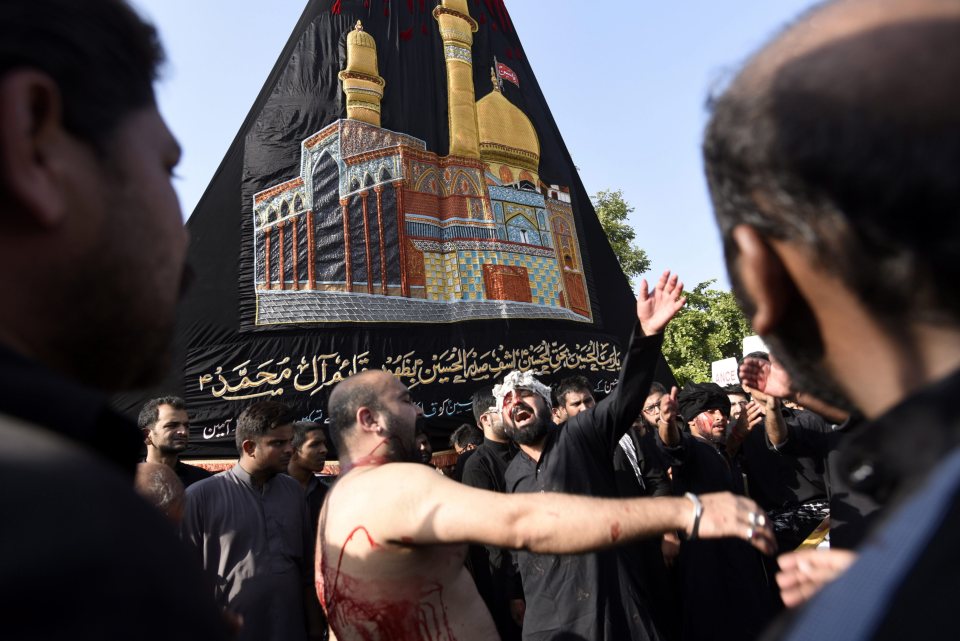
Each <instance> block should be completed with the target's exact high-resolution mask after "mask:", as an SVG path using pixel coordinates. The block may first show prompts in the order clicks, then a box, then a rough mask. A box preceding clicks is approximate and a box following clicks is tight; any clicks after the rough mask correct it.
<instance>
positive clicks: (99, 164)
mask: <svg viewBox="0 0 960 641" xmlns="http://www.w3.org/2000/svg"><path fill="white" fill-rule="evenodd" d="M162 59H163V53H162V50H161V47H160V44H159V41H158V39H157V35H156V32H155V31H154V29H153V27H151V26H149V25H147V24H146V23H144V22H143V21H142V20H141V19H140V18H139V17H138V16H137V15H136V14H135V13H134V12H133V11H132V10H131V9H130V7H129V6H127V4H126V3H124V2H122V1H120V0H84V1H83V2H77V1H76V0H0V214H2V218H3V221H4V232H3V234H2V235H0V274H2V275H0V298H2V300H3V301H4V304H3V305H0V341H2V342H3V344H4V345H6V346H7V347H8V348H11V349H13V350H15V351H17V352H20V353H21V354H24V355H26V356H28V357H31V358H33V359H36V360H38V361H40V362H43V363H44V364H46V365H47V366H49V367H51V368H53V369H55V370H58V371H60V372H61V373H63V374H66V375H67V376H70V377H72V378H76V379H78V380H80V381H82V382H84V383H87V384H89V385H92V386H96V387H100V388H102V389H105V390H117V389H124V388H130V387H135V386H139V385H142V384H145V383H148V382H151V381H152V380H154V379H156V378H157V377H158V376H159V374H161V373H162V372H163V371H164V370H165V368H166V366H167V349H168V343H169V339H170V334H171V330H172V326H173V315H174V307H175V305H176V302H177V300H178V296H179V291H180V285H181V277H182V274H183V262H184V257H185V252H186V240H187V239H186V232H185V230H184V228H183V222H182V218H181V215H180V207H179V205H178V203H177V198H176V194H175V193H174V191H173V188H172V186H171V183H170V178H171V172H172V170H173V167H174V166H175V165H176V163H177V161H178V160H179V155H180V150H179V147H178V146H177V143H176V141H175V140H174V139H173V137H172V136H171V134H170V132H169V131H168V130H167V128H166V125H165V124H164V122H163V120H162V119H161V117H160V115H159V113H158V112H157V109H156V105H155V100H154V93H153V82H154V79H155V78H156V75H157V67H158V65H159V64H160V62H161V61H162Z"/></svg>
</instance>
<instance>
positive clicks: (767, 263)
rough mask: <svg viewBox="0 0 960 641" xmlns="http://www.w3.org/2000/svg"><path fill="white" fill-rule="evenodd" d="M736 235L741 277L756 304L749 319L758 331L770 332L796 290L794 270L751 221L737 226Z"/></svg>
mask: <svg viewBox="0 0 960 641" xmlns="http://www.w3.org/2000/svg"><path fill="white" fill-rule="evenodd" d="M732 238H733V242H734V244H736V246H737V257H736V261H735V269H736V270H737V272H738V273H737V277H738V280H739V281H740V284H741V286H742V287H743V288H744V290H746V291H745V293H746V295H747V296H748V297H749V299H750V300H751V301H752V302H753V305H754V309H753V316H752V318H750V319H748V320H749V321H750V324H751V325H752V326H753V329H754V331H755V332H757V334H760V335H761V336H763V335H764V334H769V333H771V332H772V331H774V330H775V329H776V328H777V326H779V324H780V322H781V321H782V319H783V314H784V312H785V310H786V309H787V306H788V303H789V301H788V300H787V297H788V296H789V294H788V292H792V291H794V290H795V288H794V287H793V284H792V282H791V279H790V274H789V272H788V271H787V269H786V267H785V266H784V264H783V261H782V260H781V259H780V255H779V254H778V253H777V252H776V250H775V249H774V248H773V247H772V246H771V245H770V243H768V242H767V240H766V239H765V238H764V237H763V236H761V235H760V233H759V232H758V231H757V230H756V229H754V228H753V227H751V226H750V225H737V226H736V227H734V228H733V232H732Z"/></svg>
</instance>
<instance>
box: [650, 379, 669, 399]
mask: <svg viewBox="0 0 960 641" xmlns="http://www.w3.org/2000/svg"><path fill="white" fill-rule="evenodd" d="M666 393H667V388H666V387H664V386H663V383H659V382H657V381H654V382H652V383H650V391H649V392H647V396H650V395H651V394H666Z"/></svg>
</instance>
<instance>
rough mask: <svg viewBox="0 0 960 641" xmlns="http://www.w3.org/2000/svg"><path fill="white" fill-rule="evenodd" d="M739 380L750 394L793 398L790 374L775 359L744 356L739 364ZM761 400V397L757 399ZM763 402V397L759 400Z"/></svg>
mask: <svg viewBox="0 0 960 641" xmlns="http://www.w3.org/2000/svg"><path fill="white" fill-rule="evenodd" d="M740 382H741V383H742V384H743V388H744V389H745V390H747V388H750V389H749V390H747V391H748V392H749V393H750V394H751V395H753V396H756V395H757V394H756V393H757V392H760V394H761V395H765V396H773V397H774V398H786V399H790V398H793V389H792V383H791V381H790V375H789V374H787V371H786V370H785V369H783V367H782V366H781V365H780V363H778V362H777V361H775V360H772V359H771V360H770V361H766V360H764V359H762V358H745V359H743V363H741V364H740ZM757 400H761V399H759V398H758V399H757ZM761 402H765V399H763V400H761Z"/></svg>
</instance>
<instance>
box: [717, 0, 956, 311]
mask: <svg viewBox="0 0 960 641" xmlns="http://www.w3.org/2000/svg"><path fill="white" fill-rule="evenodd" d="M829 10H831V8H830V6H829V5H828V6H827V7H826V8H825V9H820V10H818V11H829ZM808 22H809V21H804V22H802V23H800V24H799V25H798V26H796V27H794V28H793V29H792V30H794V29H795V30H803V29H805V28H807V26H808V24H807V23H808ZM811 28H812V27H811ZM778 42H779V41H776V42H774V43H773V44H772V45H770V46H768V47H767V48H765V49H764V50H763V51H761V52H760V54H759V55H758V56H757V57H756V58H755V59H754V60H757V59H760V58H763V57H764V55H765V54H768V53H769V52H770V51H771V50H777V48H778ZM781 53H782V51H781ZM767 58H773V55H772V54H771V55H768V56H767ZM768 67H769V65H766V66H765V65H763V64H759V63H758V64H754V63H753V62H751V63H750V64H748V66H747V68H746V71H744V72H743V73H741V74H740V76H739V77H738V78H737V80H735V81H734V83H733V84H732V85H731V87H730V88H729V89H728V90H727V91H725V92H724V93H723V94H722V95H721V96H720V97H719V98H717V99H715V100H713V101H712V106H711V108H712V112H713V113H712V117H711V120H710V123H709V125H708V127H707V132H706V136H705V140H704V145H703V154H704V159H705V162H706V173H707V180H708V183H709V187H710V193H711V197H712V200H713V207H714V211H715V213H716V217H717V221H718V223H719V226H720V231H721V235H722V237H723V239H724V250H725V253H726V257H727V265H728V269H729V271H730V273H731V280H732V281H733V280H735V278H734V276H735V270H734V269H732V267H733V265H734V262H735V259H736V253H737V250H736V245H735V243H734V242H733V241H732V238H731V232H732V230H733V229H734V227H735V226H737V225H739V224H747V225H750V226H752V227H753V228H755V229H756V230H757V231H758V232H759V233H760V234H761V235H763V236H765V237H766V238H769V239H774V240H781V241H787V242H790V243H793V244H795V245H796V246H798V247H800V248H801V249H802V250H803V251H805V252H806V253H807V254H808V255H809V256H811V258H812V259H813V260H815V261H817V262H818V264H819V265H820V266H821V267H822V268H823V269H825V270H826V271H828V272H830V273H833V274H835V275H836V276H837V277H838V278H839V279H840V280H841V281H842V282H843V283H845V284H846V286H848V287H849V288H850V289H851V291H853V292H856V294H857V295H858V296H859V297H860V299H861V300H862V302H863V303H864V304H865V305H866V306H867V307H868V308H869V309H870V310H871V311H872V312H873V313H874V314H875V315H876V317H877V318H879V319H880V320H882V321H884V322H885V323H886V324H887V325H888V326H891V327H898V326H901V325H902V323H899V322H898V320H900V319H902V318H903V317H904V314H909V315H910V316H911V317H912V318H917V316H920V317H921V318H925V319H928V320H940V321H942V320H945V319H946V320H949V321H950V322H955V321H956V319H957V318H958V317H960V288H958V287H957V285H956V284H957V282H958V281H960V261H957V254H958V251H960V217H958V216H957V213H956V210H957V207H958V206H960V178H958V171H960V85H958V84H957V83H956V78H957V77H958V76H960V20H958V19H957V18H954V17H951V18H937V19H928V20H914V21H906V20H904V21H900V22H898V23H896V24H892V25H887V26H881V27H877V28H874V29H869V30H866V31H863V32H859V33H857V34H854V35H852V36H848V37H845V38H838V39H836V40H834V41H831V42H827V43H826V44H824V45H821V46H819V47H817V48H815V49H813V50H812V51H810V52H808V53H805V54H803V55H800V56H797V57H795V58H793V59H789V60H788V61H787V62H786V63H784V64H783V65H782V66H781V67H779V68H775V69H774V71H773V72H772V73H771V72H768V71H767V68H768ZM878 69H882V70H883V73H882V74H878V73H877V70H878ZM767 76H770V77H767ZM741 302H743V301H741Z"/></svg>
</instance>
